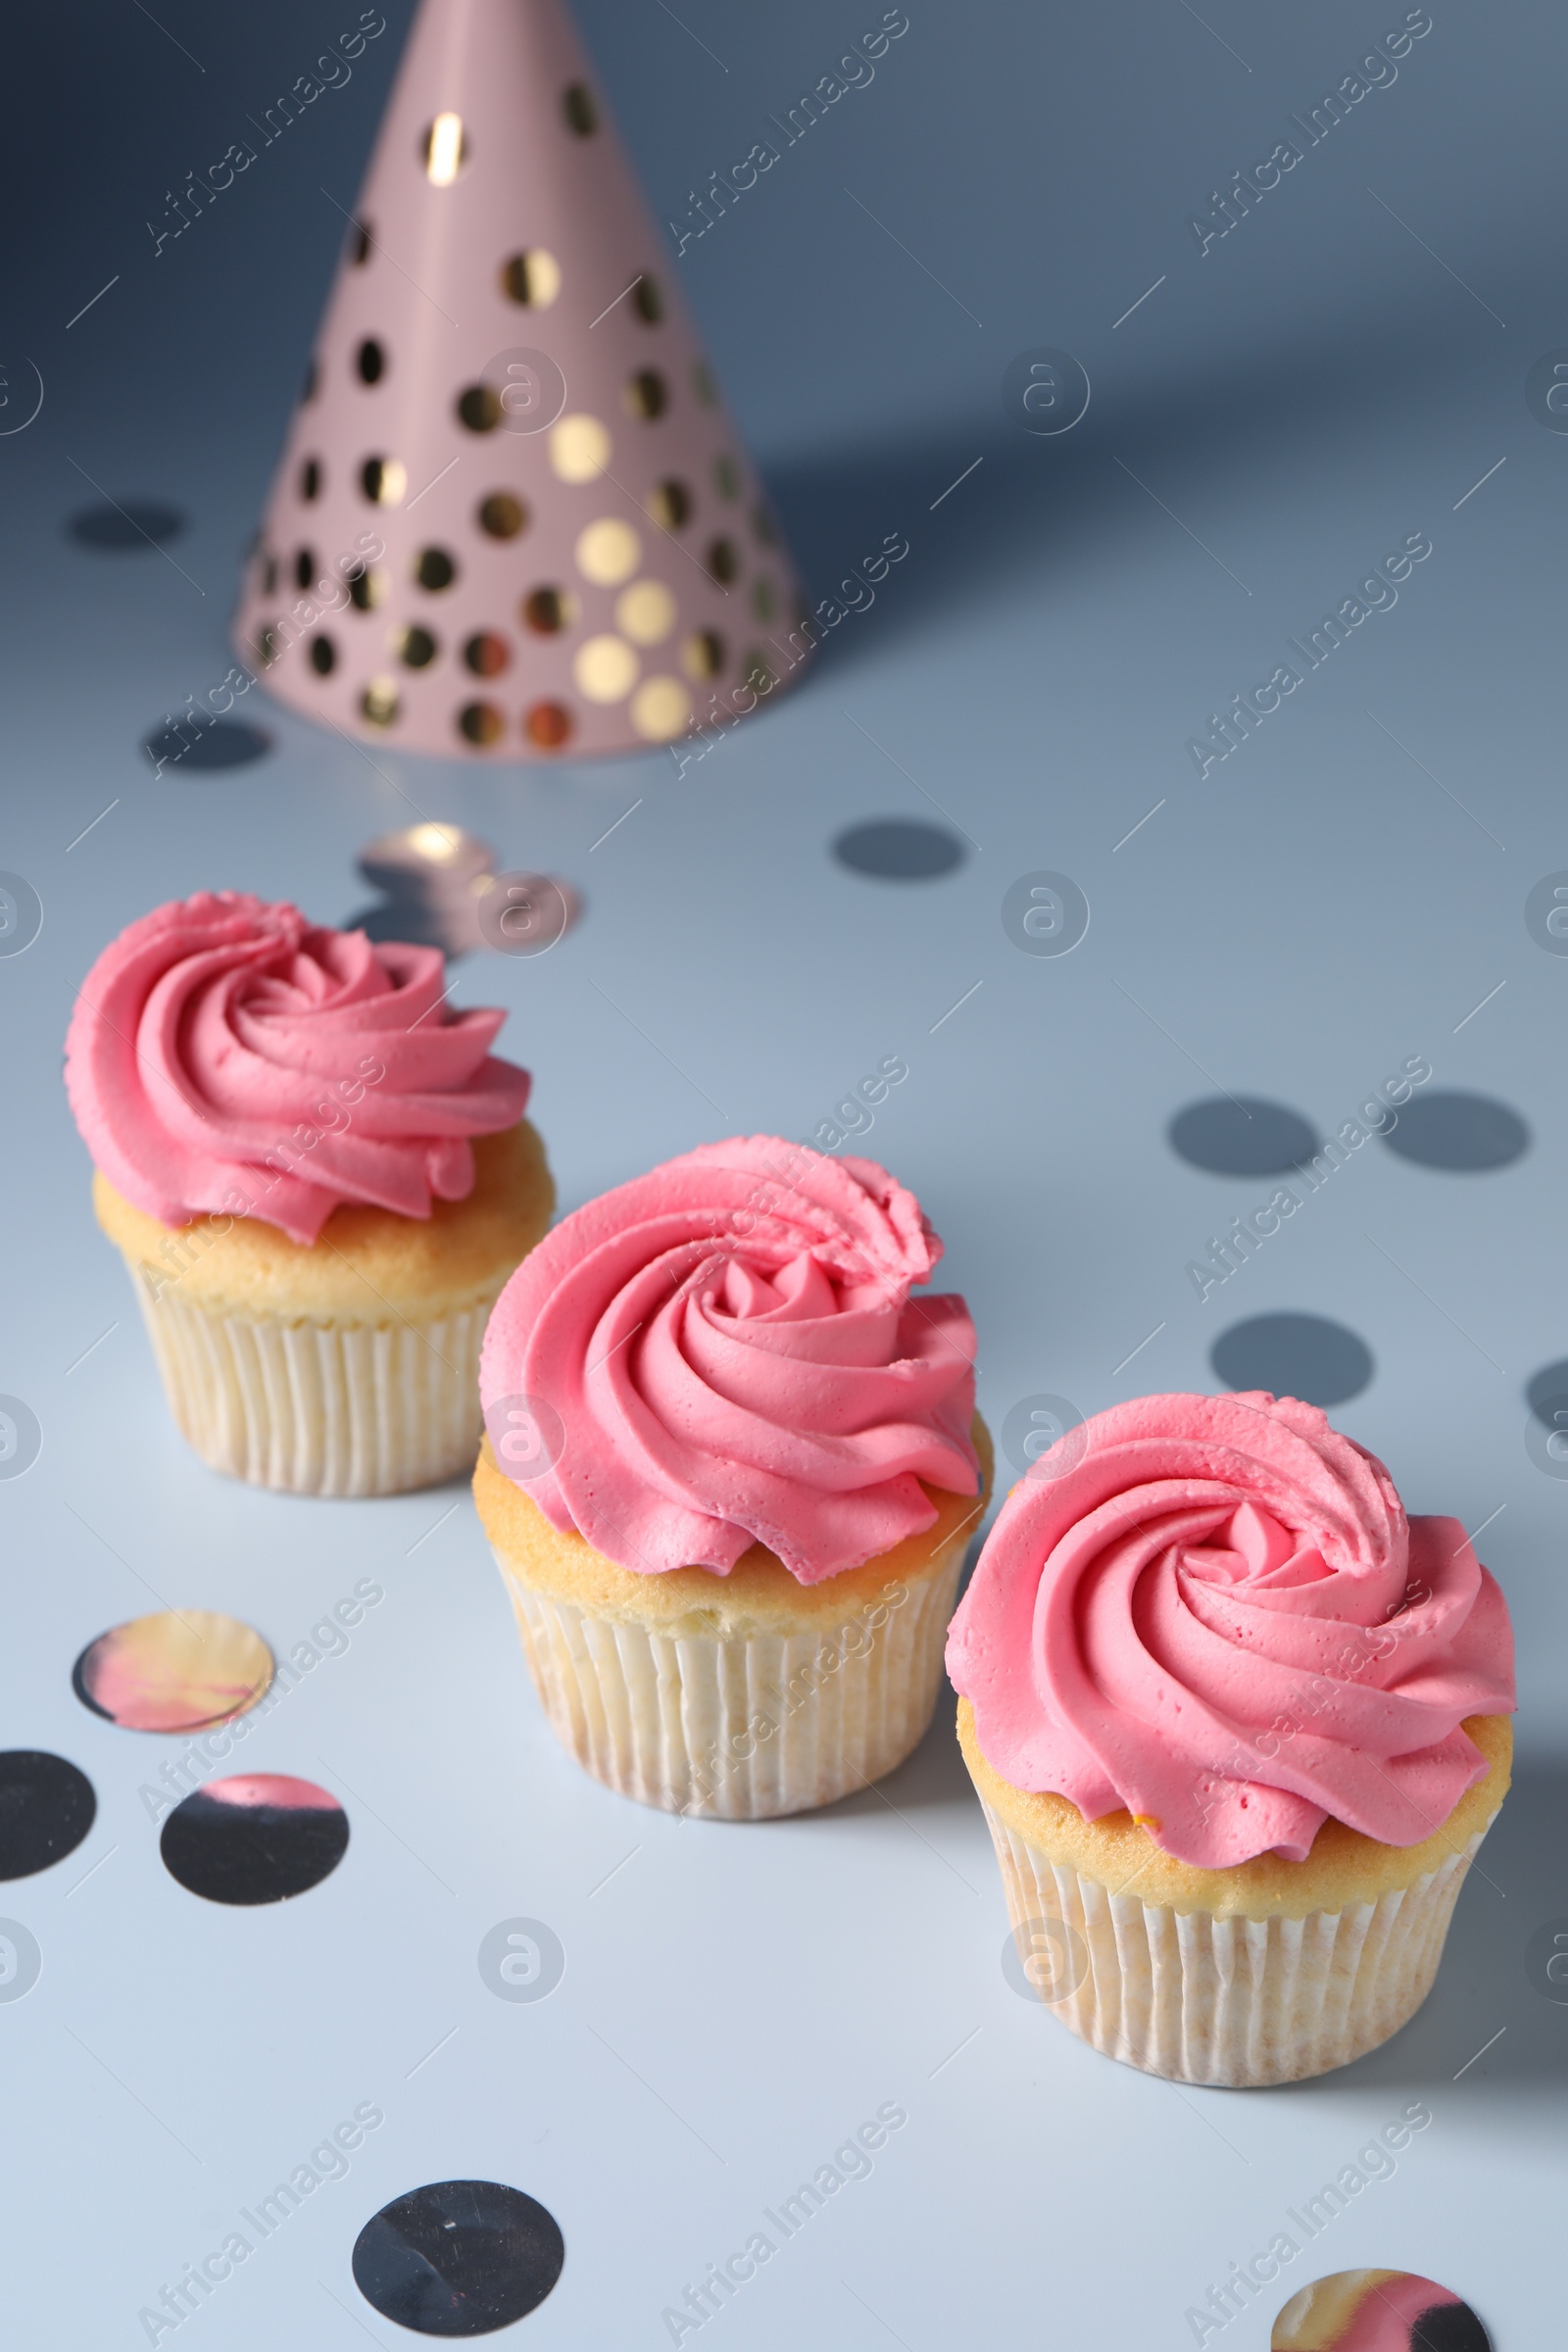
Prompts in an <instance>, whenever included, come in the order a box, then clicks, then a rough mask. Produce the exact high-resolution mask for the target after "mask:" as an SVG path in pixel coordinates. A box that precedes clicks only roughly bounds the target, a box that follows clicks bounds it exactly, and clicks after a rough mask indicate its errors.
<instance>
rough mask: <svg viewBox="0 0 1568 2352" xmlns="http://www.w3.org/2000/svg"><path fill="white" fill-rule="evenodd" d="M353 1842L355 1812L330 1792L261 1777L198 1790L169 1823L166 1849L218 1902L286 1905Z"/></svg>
mask: <svg viewBox="0 0 1568 2352" xmlns="http://www.w3.org/2000/svg"><path fill="white" fill-rule="evenodd" d="M348 1842H349V1823H348V1815H347V1814H346V1813H345V1812H344V1810H343V1808H342V1806H341V1805H340V1804H339V1803H338V1802H337V1800H336V1798H335V1797H331V1796H328V1795H327V1793H326V1791H325V1789H318V1788H317V1787H316V1786H315V1784H314V1783H313V1782H311V1781H297V1780H293V1779H291V1778H289V1777H288V1776H286V1775H284V1774H282V1773H261V1774H256V1775H252V1776H250V1777H241V1778H236V1779H234V1780H227V1781H210V1782H209V1783H208V1785H207V1787H206V1788H205V1789H196V1790H195V1791H194V1792H193V1793H192V1794H191V1795H190V1796H187V1797H186V1798H185V1800H184V1802H183V1803H182V1804H178V1805H176V1806H175V1807H174V1810H173V1812H172V1813H171V1815H170V1816H169V1819H168V1820H167V1821H166V1822H165V1824H164V1831H163V1836H162V1838H160V1839H159V1851H160V1853H161V1854H162V1855H163V1857H164V1864H165V1867H166V1868H167V1869H168V1871H169V1874H170V1876H171V1877H172V1878H175V1879H177V1880H178V1881H179V1883H180V1885H181V1886H182V1887H188V1888H189V1890H190V1892H191V1893H192V1894H200V1895H203V1896H205V1897H206V1899H207V1901H208V1902H210V1903H281V1902H286V1901H287V1899H288V1897H289V1896H290V1895H294V1894H304V1893H305V1891H306V1889H307V1888H308V1887H317V1886H319V1884H320V1882H321V1880H322V1879H324V1878H326V1877H328V1876H329V1875H330V1873H331V1872H332V1871H334V1870H336V1868H337V1866H338V1864H339V1863H340V1862H341V1861H342V1859H343V1856H344V1854H345V1852H346V1851H347V1849H348Z"/></svg>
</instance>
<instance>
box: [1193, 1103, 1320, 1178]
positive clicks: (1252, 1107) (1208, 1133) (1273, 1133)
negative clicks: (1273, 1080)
mask: <svg viewBox="0 0 1568 2352" xmlns="http://www.w3.org/2000/svg"><path fill="white" fill-rule="evenodd" d="M1167 1132H1168V1134H1169V1137H1170V1148H1171V1150H1172V1151H1173V1152H1175V1153H1176V1156H1177V1158H1178V1159H1185V1160H1186V1162H1187V1164H1188V1166H1189V1167H1192V1168H1203V1169H1205V1170H1206V1171H1207V1172H1208V1174H1209V1175H1211V1176H1288V1175H1289V1174H1290V1172H1291V1170H1292V1169H1293V1168H1298V1167H1300V1166H1302V1165H1303V1163H1304V1162H1305V1161H1307V1160H1309V1159H1310V1158H1311V1157H1312V1156H1313V1154H1314V1153H1315V1152H1316V1151H1317V1149H1318V1138H1317V1137H1316V1135H1315V1134H1314V1133H1313V1131H1312V1129H1311V1128H1310V1127H1309V1126H1308V1125H1307V1123H1306V1121H1305V1119H1303V1118H1302V1116H1301V1114H1300V1112H1299V1110H1289V1109H1287V1107H1286V1105H1285V1104H1284V1103H1265V1102H1264V1101H1263V1100H1262V1098H1261V1097H1260V1096H1257V1095H1236V1096H1230V1095H1213V1096H1211V1097H1210V1098H1209V1099H1208V1100H1207V1101H1206V1102H1203V1103H1188V1105H1187V1107H1186V1109H1185V1110H1179V1111H1178V1112H1177V1113H1176V1116H1175V1117H1174V1118H1173V1119H1172V1121H1171V1123H1170V1127H1169V1129H1168V1131H1167Z"/></svg>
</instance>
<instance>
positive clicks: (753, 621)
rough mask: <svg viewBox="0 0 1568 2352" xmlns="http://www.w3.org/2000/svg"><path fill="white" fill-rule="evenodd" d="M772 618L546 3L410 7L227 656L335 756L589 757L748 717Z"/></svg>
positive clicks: (674, 305) (764, 527) (649, 224)
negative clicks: (328, 733) (336, 742)
mask: <svg viewBox="0 0 1568 2352" xmlns="http://www.w3.org/2000/svg"><path fill="white" fill-rule="evenodd" d="M800 622H801V608H800V605H799V600H798V591H797V588H796V583H795V578H794V575H793V572H792V570H791V567H790V564H789V560H788V557H787V556H786V554H785V552H784V549H783V547H782V545H781V543H780V540H779V536H778V532H777V528H776V526H775V524H774V522H773V520H772V517H771V515H770V514H769V511H768V507H767V503H766V500H765V498H764V497H763V495H762V493H761V490H760V486H759V484H758V482H757V480H756V477H755V476H754V474H753V472H752V470H751V467H750V466H749V465H748V463H747V460H746V457H745V454H744V452H743V451H742V449H741V446H740V443H739V441H738V439H737V438H736V435H735V432H734V429H733V427H732V425H731V423H730V420H729V418H728V417H726V415H725V413H724V409H723V407H722V404H721V403H720V401H719V398H718V395H717V393H716V391H715V389H714V385H713V380H712V377H711V373H710V371H709V368H708V364H707V361H706V360H705V358H704V355H703V351H702V347H701V344H700V343H699V340H698V337H697V335H696V332H695V330H694V328H693V326H692V323H691V320H690V319H689V318H688V317H687V314H686V308H685V304H684V303H683V301H682V300H681V297H680V294H679V292H678V290H677V288H676V286H675V284H674V271H673V265H672V263H671V261H670V260H669V257H668V254H667V249H666V248H665V246H664V245H663V243H662V238H661V237H660V235H659V232H658V230H657V229H656V227H655V225H654V222H653V220H652V217H651V215H650V213H649V211H648V208H647V206H646V204H645V203H644V201H643V198H642V195H641V192H640V190H639V188H638V186H637V183H636V180H635V178H634V176H633V173H632V170H631V166H630V164H629V162H628V161H627V158H626V156H625V154H624V152H623V150H622V148H621V145H620V142H619V139H618V137H617V136H616V133H615V131H614V128H613V125H612V123H611V121H610V118H609V115H608V112H607V109H606V107H605V103H604V100H603V98H602V97H601V96H600V93H599V90H598V88H597V85H596V83H595V80H594V76H593V73H592V71H591V69H590V67H589V65H588V62H587V59H586V56H585V54H584V52H583V49H582V47H581V44H580V43H579V41H578V39H577V37H576V33H575V31H574V30H573V28H572V26H571V25H570V23H569V22H568V20H567V18H566V16H565V14H564V10H563V9H562V7H561V6H560V5H559V0H423V5H422V6H421V8H420V10H419V13H418V15H417V18H416V20H415V24H414V29H413V31H412V33H411V34H410V36H409V46H408V51H407V54H406V56H405V57H404V60H403V64H402V68H401V71H400V73H399V75H398V79H397V84H396V87H395V89H394V91H393V94H392V99H391V103H390V105H389V107H388V109H387V114H386V119H385V121H384V123H383V124H382V126H381V132H380V136H379V139H378V140H377V143H376V148H375V154H374V156H373V158H372V160H371V164H370V169H369V173H368V177H367V179H366V183H365V187H364V189H363V191H362V193H361V197H360V204H359V211H358V215H357V218H356V220H355V221H354V224H353V227H352V230H351V233H350V236H349V240H348V245H347V249H346V253H345V257H344V260H343V263H342V266H341V268H340V270H339V272H338V277H337V281H336V284H335V286H334V288H333V291H332V296H331V299H330V301H329V302H328V304H327V309H326V315H325V318H324V319H323V321H322V325H321V329H320V333H319V339H318V342H317V347H316V354H315V358H314V360H313V362H312V367H311V372H310V380H309V384H308V387H307V391H306V395H305V398H304V400H303V401H302V402H301V405H300V407H299V409H298V411H297V412H296V415H295V417H294V423H293V427H292V430H291V431H290V434H289V438H288V445H287V448H286V450H285V452H284V456H283V461H282V465H281V466H280V467H279V470H278V473H277V477H276V480H275V482H274V484H273V487H272V493H271V498H270V504H269V507H268V511H267V519H266V523H265V525H264V527H263V530H262V532H261V535H260V538H259V541H258V544H257V548H256V552H255V553H254V555H253V556H252V558H251V560H250V563H249V564H248V566H247V569H246V574H245V580H244V585H243V589H242V593H241V598H240V605H239V611H238V613H237V615H236V621H235V643H236V646H237V647H238V649H239V651H240V652H241V653H242V654H243V655H244V656H245V658H246V660H247V661H248V662H251V663H252V664H253V665H254V666H257V667H260V668H263V669H265V671H266V675H267V681H268V684H269V686H270V689H271V691H272V692H273V693H274V694H276V695H277V696H278V697H279V698H280V699H281V700H282V701H283V702H285V703H287V704H288V705H289V706H290V708H291V709H293V710H296V711H302V712H303V713H305V715H307V716H308V717H312V718H319V719H321V720H324V721H327V722H329V723H331V724H332V725H333V726H336V727H338V728H341V729H343V730H344V731H345V732H347V733H349V734H352V735H355V736H357V737H359V738H361V739H362V740H366V741H369V740H376V741H380V742H384V743H397V744H402V745H405V746H407V747H408V748H409V749H411V750H414V751H419V752H432V753H441V754H447V755H452V754H458V755H463V754H472V755H474V756H476V757H484V758H488V759H491V760H559V759H561V758H562V757H563V756H571V755H585V756H588V757H601V758H602V757H604V756H606V755H609V754H613V753H619V752H625V751H628V750H632V749H635V748H637V747H639V746H644V745H648V744H658V743H668V742H671V741H672V740H674V739H675V738H676V737H678V736H681V735H684V734H686V733H687V732H688V730H689V729H690V728H691V727H693V726H694V725H695V724H703V723H708V724H712V723H714V722H715V721H725V720H728V719H730V718H732V717H734V716H735V715H738V714H740V713H742V712H744V711H749V710H752V709H754V708H755V707H756V705H757V703H758V701H759V700H760V698H761V697H763V696H766V695H769V694H771V693H772V692H773V691H774V689H775V688H776V687H778V686H781V685H782V684H783V683H784V682H785V680H786V679H788V678H791V677H792V676H795V675H798V674H799V667H800V664H801V663H802V662H803V659H804V657H805V654H806V653H807V651H808V650H809V635H808V632H806V631H805V630H804V629H803V628H802V627H801V625H800Z"/></svg>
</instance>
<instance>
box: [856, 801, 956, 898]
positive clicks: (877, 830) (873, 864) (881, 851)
mask: <svg viewBox="0 0 1568 2352" xmlns="http://www.w3.org/2000/svg"><path fill="white" fill-rule="evenodd" d="M833 855H834V857H835V858H837V859H838V861H839V863H840V865H847V866H848V867H849V868H850V870H851V872H852V873H857V874H874V875H875V876H876V878H877V880H878V881H881V882H934V881H935V880H936V879H937V877H938V876H939V875H941V874H951V873H952V872H953V870H954V868H955V866H958V865H961V864H962V863H963V844H962V842H961V841H960V840H959V839H958V837H957V835H956V833H949V832H948V831H947V830H946V829H945V828H944V827H943V826H941V825H922V824H917V823H914V822H911V821H910V820H909V819H908V818H907V817H898V816H884V817H873V818H872V819H871V820H870V821H869V822H868V823H866V824H862V825H851V826H850V827H849V829H848V831H847V832H844V833H841V834H840V835H839V837H838V839H837V840H836V841H835V842H834V844H833Z"/></svg>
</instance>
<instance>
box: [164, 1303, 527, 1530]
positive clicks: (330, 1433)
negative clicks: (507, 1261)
mask: <svg viewBox="0 0 1568 2352" xmlns="http://www.w3.org/2000/svg"><path fill="white" fill-rule="evenodd" d="M127 1263H129V1264H130V1272H131V1278H132V1280H133V1282H134V1283H135V1288H136V1296H137V1298H138V1299H139V1300H140V1301H141V1309H142V1315H143V1318H144V1320H145V1322H146V1325H147V1331H148V1335H149V1337H150V1338H151V1340H152V1344H153V1352H154V1353H155V1355H156V1356H157V1358H158V1368H159V1371H160V1372H161V1373H162V1375H163V1381H164V1389H165V1393H166V1394H167V1396H168V1398H169V1408H170V1411H171V1412H172V1414H173V1416H174V1420H175V1422H176V1424H177V1426H178V1428H179V1430H180V1433H181V1435H182V1436H183V1437H184V1438H186V1439H187V1440H188V1442H189V1444H190V1445H191V1446H194V1448H195V1450H196V1451H197V1452H198V1453H199V1454H200V1455H201V1457H202V1459H203V1461H204V1462H207V1463H209V1464H210V1465H211V1467H212V1468H213V1469H215V1470H222V1471H225V1472H226V1473H227V1474H228V1476H229V1477H230V1478H243V1479H247V1480H249V1481H250V1483H251V1484H252V1485H253V1486H259V1487H276V1488H281V1489H283V1490H284V1491H285V1492H286V1493H288V1494H291V1495H397V1494H401V1493H403V1492H404V1491H406V1490H407V1489H409V1488H411V1487H430V1486H435V1485H438V1484H439V1482H440V1481H441V1480H442V1479H446V1478H452V1477H454V1476H455V1475H456V1474H457V1473H458V1472H459V1471H460V1470H466V1468H467V1467H468V1465H469V1463H470V1462H471V1461H472V1459H473V1456H474V1452H475V1449H476V1448H477V1446H478V1444H479V1436H480V1429H481V1419H480V1411H479V1343H480V1341H481V1340H482V1338H483V1337H484V1327H485V1322H486V1319H487V1318H488V1316H489V1313H490V1309H491V1307H492V1306H493V1305H494V1303H495V1299H496V1298H497V1297H498V1296H499V1295H500V1288H501V1286H500V1285H499V1284H497V1286H496V1290H495V1292H494V1293H492V1294H490V1295H489V1296H487V1297H485V1298H482V1299H477V1300H476V1301H474V1302H473V1303H472V1304H471V1305H468V1306H466V1307H463V1308H461V1309H460V1310H459V1311H457V1312H455V1313H449V1314H444V1315H440V1316H435V1317H431V1318H430V1319H428V1320H426V1321H422V1322H420V1321H417V1320H414V1319H412V1318H411V1319H409V1320H403V1319H401V1318H400V1319H397V1320H389V1321H387V1322H385V1323H357V1324H340V1323H326V1322H314V1321H311V1320H309V1319H307V1318H304V1317H301V1318H298V1319H295V1320H286V1319H285V1318H283V1317H282V1316H258V1315H246V1314H221V1313H217V1312H215V1311H214V1310H213V1309H211V1308H208V1307H203V1306H198V1305H193V1304H191V1303H189V1302H187V1301H186V1300H184V1299H180V1298H179V1297H178V1296H177V1294H176V1291H175V1287H174V1285H172V1283H170V1281H169V1280H168V1277H167V1275H163V1276H162V1277H161V1278H159V1279H156V1280H155V1281H153V1282H149V1281H148V1280H147V1279H146V1275H147V1271H148V1270H147V1269H145V1268H143V1267H140V1266H138V1265H137V1264H135V1263H134V1262H132V1261H129V1260H127Z"/></svg>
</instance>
